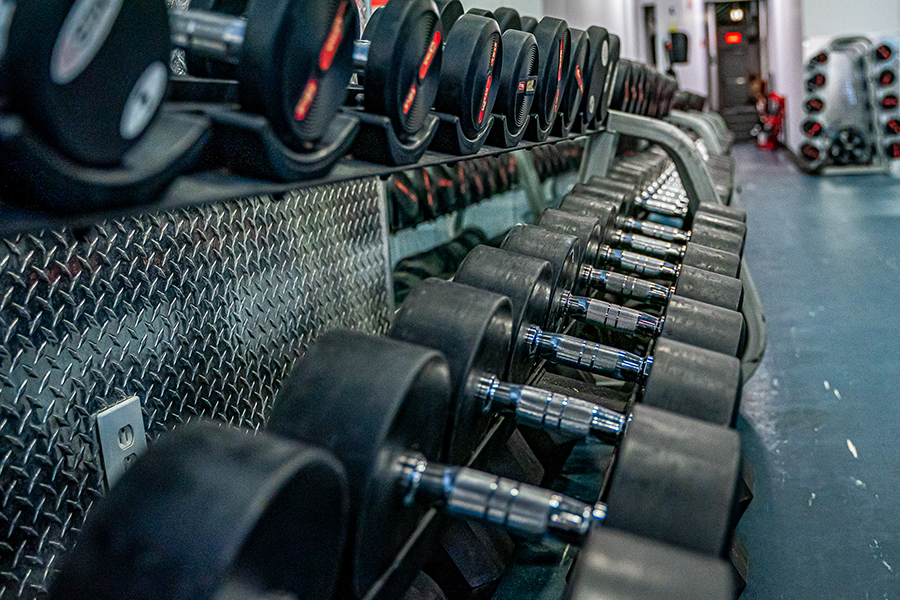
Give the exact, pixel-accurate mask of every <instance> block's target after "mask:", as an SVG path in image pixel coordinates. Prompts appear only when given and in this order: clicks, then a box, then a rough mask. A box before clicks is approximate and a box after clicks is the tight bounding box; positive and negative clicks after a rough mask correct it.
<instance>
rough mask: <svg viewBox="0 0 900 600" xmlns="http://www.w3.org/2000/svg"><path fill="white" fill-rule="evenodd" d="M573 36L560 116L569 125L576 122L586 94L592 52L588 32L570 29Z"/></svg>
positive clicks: (564, 75) (564, 79) (564, 78)
mask: <svg viewBox="0 0 900 600" xmlns="http://www.w3.org/2000/svg"><path fill="white" fill-rule="evenodd" d="M569 36H570V38H571V46H570V55H569V69H568V71H566V72H564V73H563V82H564V90H565V91H564V93H563V96H562V99H561V100H560V105H559V112H560V115H561V116H560V118H561V119H564V121H565V122H564V125H565V126H567V127H569V126H571V125H572V123H574V122H575V118H576V117H577V116H578V111H579V110H580V109H581V101H582V99H583V98H584V95H585V90H586V88H585V83H586V81H585V73H586V71H587V67H588V58H589V55H590V52H591V41H590V38H588V35H587V32H585V31H583V30H581V29H573V28H570V29H569Z"/></svg>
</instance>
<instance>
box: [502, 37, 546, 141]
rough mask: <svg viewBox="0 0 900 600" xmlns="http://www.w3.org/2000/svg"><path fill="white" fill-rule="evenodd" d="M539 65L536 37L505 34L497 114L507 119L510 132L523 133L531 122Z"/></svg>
mask: <svg viewBox="0 0 900 600" xmlns="http://www.w3.org/2000/svg"><path fill="white" fill-rule="evenodd" d="M539 62H540V61H539V57H538V46H537V41H536V40H535V38H534V36H533V35H532V34H530V33H527V32H524V31H517V30H515V29H509V30H507V31H506V32H505V33H504V34H503V68H502V69H501V71H500V85H499V86H498V92H497V102H496V104H495V105H494V112H495V113H497V114H502V115H505V116H506V118H507V123H508V126H507V127H508V129H509V130H510V132H516V131H520V130H521V129H522V127H524V126H525V124H526V123H527V122H528V115H529V114H531V107H532V105H533V104H534V98H535V94H536V93H537V78H538V71H539Z"/></svg>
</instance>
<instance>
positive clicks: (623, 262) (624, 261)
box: [597, 246, 681, 280]
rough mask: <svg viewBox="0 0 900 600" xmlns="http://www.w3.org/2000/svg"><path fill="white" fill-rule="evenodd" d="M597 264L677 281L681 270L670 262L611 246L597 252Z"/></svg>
mask: <svg viewBox="0 0 900 600" xmlns="http://www.w3.org/2000/svg"><path fill="white" fill-rule="evenodd" d="M597 264H598V266H599V265H607V264H609V265H615V266H617V267H619V268H621V269H623V270H625V271H628V272H629V273H635V274H637V275H642V276H644V277H650V278H651V279H672V280H674V279H677V278H678V274H679V273H680V272H681V269H680V268H679V267H678V266H677V265H675V264H673V263H670V262H666V261H664V260H660V259H658V258H652V257H650V256H644V255H643V254H637V253H636V252H630V251H628V250H616V249H615V248H610V247H609V246H601V247H600V249H599V251H598V252H597Z"/></svg>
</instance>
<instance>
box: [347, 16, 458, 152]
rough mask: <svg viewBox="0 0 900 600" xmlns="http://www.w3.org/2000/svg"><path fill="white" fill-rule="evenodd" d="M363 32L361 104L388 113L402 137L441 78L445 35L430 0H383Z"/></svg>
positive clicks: (430, 101) (421, 118) (422, 114)
mask: <svg viewBox="0 0 900 600" xmlns="http://www.w3.org/2000/svg"><path fill="white" fill-rule="evenodd" d="M363 37H364V38H365V39H366V40H369V41H370V42H371V47H370V48H369V59H368V62H367V63H366V69H365V76H364V79H365V100H364V106H365V108H366V110H367V111H370V112H374V113H377V114H382V115H386V116H388V117H390V119H391V122H392V123H393V125H394V129H395V131H396V132H397V134H398V135H399V136H400V137H401V139H404V138H406V137H408V136H410V135H413V134H415V133H416V132H418V131H419V130H421V129H422V126H423V124H424V122H425V118H426V117H427V116H428V114H429V111H430V110H431V107H432V106H433V105H434V103H435V98H436V97H437V94H438V88H439V86H440V81H441V69H442V64H443V52H444V51H443V43H442V42H443V41H444V39H445V37H444V33H443V28H442V25H441V20H440V16H439V15H438V13H436V12H435V10H434V3H433V2H431V1H430V0H410V1H408V2H388V3H387V4H386V5H385V6H383V7H381V8H379V9H378V10H376V11H375V13H374V14H373V15H372V19H370V20H369V22H368V23H367V24H366V29H365V32H364V33H363Z"/></svg>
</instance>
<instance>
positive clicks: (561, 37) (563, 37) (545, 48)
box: [532, 17, 572, 129]
mask: <svg viewBox="0 0 900 600" xmlns="http://www.w3.org/2000/svg"><path fill="white" fill-rule="evenodd" d="M533 33H534V37H535V39H536V40H537V44H538V56H539V58H540V77H539V78H538V89H537V97H536V98H535V101H534V104H533V105H532V112H534V114H535V115H537V118H538V125H539V126H540V128H541V129H547V128H548V127H549V126H550V125H552V124H553V123H554V121H556V115H557V114H558V112H559V103H560V101H561V100H562V95H563V92H564V91H565V84H564V80H563V76H564V75H565V73H567V72H568V70H569V61H570V48H571V44H572V39H571V34H570V33H569V26H568V24H567V23H566V22H565V21H563V20H562V19H554V18H553V17H544V18H543V19H541V21H540V23H538V25H537V27H535V29H534V32H533Z"/></svg>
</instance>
